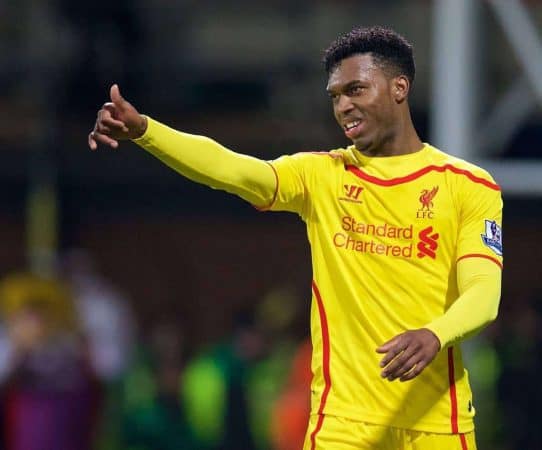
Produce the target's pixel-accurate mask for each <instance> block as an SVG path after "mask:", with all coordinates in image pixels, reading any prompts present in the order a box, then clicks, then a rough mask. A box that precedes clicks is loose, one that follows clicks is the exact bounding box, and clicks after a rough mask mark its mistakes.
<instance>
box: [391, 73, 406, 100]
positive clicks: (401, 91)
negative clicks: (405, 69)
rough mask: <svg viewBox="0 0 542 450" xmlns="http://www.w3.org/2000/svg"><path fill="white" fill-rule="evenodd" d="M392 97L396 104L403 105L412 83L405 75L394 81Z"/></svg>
mask: <svg viewBox="0 0 542 450" xmlns="http://www.w3.org/2000/svg"><path fill="white" fill-rule="evenodd" d="M391 84H392V86H391V88H392V96H393V98H394V100H395V102H396V103H403V102H404V101H405V100H406V99H407V97H408V92H409V90H410V81H408V78H407V77H406V76H404V75H399V76H397V77H395V78H393V79H392V83H391Z"/></svg>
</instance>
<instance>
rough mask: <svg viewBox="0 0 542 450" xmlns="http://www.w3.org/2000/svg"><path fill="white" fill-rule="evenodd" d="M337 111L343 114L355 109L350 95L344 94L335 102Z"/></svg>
mask: <svg viewBox="0 0 542 450" xmlns="http://www.w3.org/2000/svg"><path fill="white" fill-rule="evenodd" d="M335 108H336V111H337V113H339V114H341V115H343V114H347V113H349V112H351V111H352V110H353V109H354V104H353V103H352V100H351V99H350V97H349V96H348V95H344V94H342V95H341V96H340V97H339V100H338V101H337V103H336V104H335Z"/></svg>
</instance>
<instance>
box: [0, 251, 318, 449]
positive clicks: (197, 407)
mask: <svg viewBox="0 0 542 450" xmlns="http://www.w3.org/2000/svg"><path fill="white" fill-rule="evenodd" d="M56 272H57V274H58V275H57V276H56V277H54V278H52V277H42V276H38V275H35V274H31V273H15V274H9V275H7V276H5V277H4V278H3V279H2V280H0V314H1V316H2V321H1V326H0V382H1V386H2V389H1V391H0V392H1V403H0V417H1V420H2V426H1V427H0V430H1V439H0V449H2V450H174V449H175V450H178V449H184V450H234V449H235V450H238V449H243V450H268V449H269V450H270V449H276V450H296V449H297V450H298V449H300V448H301V447H302V442H303V439H304V435H305V430H306V424H307V420H308V415H309V406H310V405H309V403H310V389H309V385H310V379H311V372H310V357H311V346H310V343H309V342H308V340H307V338H306V336H304V335H303V333H299V332H298V331H296V330H295V324H296V318H297V317H298V315H299V304H300V303H299V301H298V299H296V298H295V296H294V295H293V294H292V292H291V291H289V290H288V289H277V290H275V291H273V292H270V293H267V294H265V295H262V298H261V299H258V300H255V301H254V302H252V303H251V302H248V301H247V302H246V303H247V304H248V306H245V307H243V308H241V309H239V310H237V311H232V315H233V326H232V329H231V332H230V334H229V335H226V336H224V337H223V339H222V340H220V341H219V342H215V343H213V344H212V345H207V346H205V347H204V348H198V349H189V348H187V345H186V336H185V335H184V327H183V321H182V318H179V317H167V318H165V319H160V320H156V321H154V322H152V321H151V324H150V325H149V326H147V329H142V327H141V326H138V320H137V318H136V317H135V314H134V312H133V309H132V305H131V302H130V299H129V298H127V297H126V296H125V295H124V294H123V293H122V292H121V291H120V290H119V289H118V288H116V287H115V286H113V284H112V283H111V282H109V281H108V280H106V279H105V278H104V277H103V276H102V275H101V274H100V273H99V271H98V270H97V269H96V267H95V264H94V262H93V260H92V258H91V257H90V255H89V254H88V253H86V252H84V251H82V250H73V251H70V252H68V253H67V254H66V255H65V256H64V257H63V258H62V261H61V262H60V264H59V266H58V270H57V271H56Z"/></svg>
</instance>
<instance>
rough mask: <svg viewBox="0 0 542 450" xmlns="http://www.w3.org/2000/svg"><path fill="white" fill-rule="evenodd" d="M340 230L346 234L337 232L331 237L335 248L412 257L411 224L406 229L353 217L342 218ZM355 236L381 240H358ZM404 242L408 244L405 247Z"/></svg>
mask: <svg viewBox="0 0 542 450" xmlns="http://www.w3.org/2000/svg"><path fill="white" fill-rule="evenodd" d="M341 228H342V229H343V231H345V232H347V233H344V232H342V231H339V232H337V233H335V234H334V235H333V244H334V245H335V247H337V248H340V249H344V250H350V251H355V252H360V253H371V254H375V255H382V256H393V257H399V258H401V257H402V258H411V257H412V248H413V244H412V236H413V225H412V224H411V225H409V226H407V227H397V226H394V225H391V224H389V223H382V224H368V223H363V222H359V221H357V220H356V219H355V218H354V217H351V216H344V217H343V218H342V220H341ZM352 234H354V236H353V235H352ZM355 235H364V236H373V237H377V238H382V239H377V240H374V239H367V238H358V237H357V236H355ZM386 241H387V242H386ZM394 241H395V242H394ZM404 241H410V242H409V243H408V244H406V245H405V242H404Z"/></svg>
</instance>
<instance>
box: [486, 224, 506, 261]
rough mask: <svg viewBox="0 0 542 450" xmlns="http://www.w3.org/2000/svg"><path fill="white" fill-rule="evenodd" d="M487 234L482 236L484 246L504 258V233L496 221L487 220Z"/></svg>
mask: <svg viewBox="0 0 542 450" xmlns="http://www.w3.org/2000/svg"><path fill="white" fill-rule="evenodd" d="M485 225H486V232H485V234H482V235H481V236H482V241H483V242H484V244H485V245H486V246H487V247H489V248H490V249H491V250H493V251H494V252H495V253H496V254H497V255H499V256H502V231H501V227H499V225H497V222H495V221H494V220H487V219H486V220H485Z"/></svg>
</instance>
